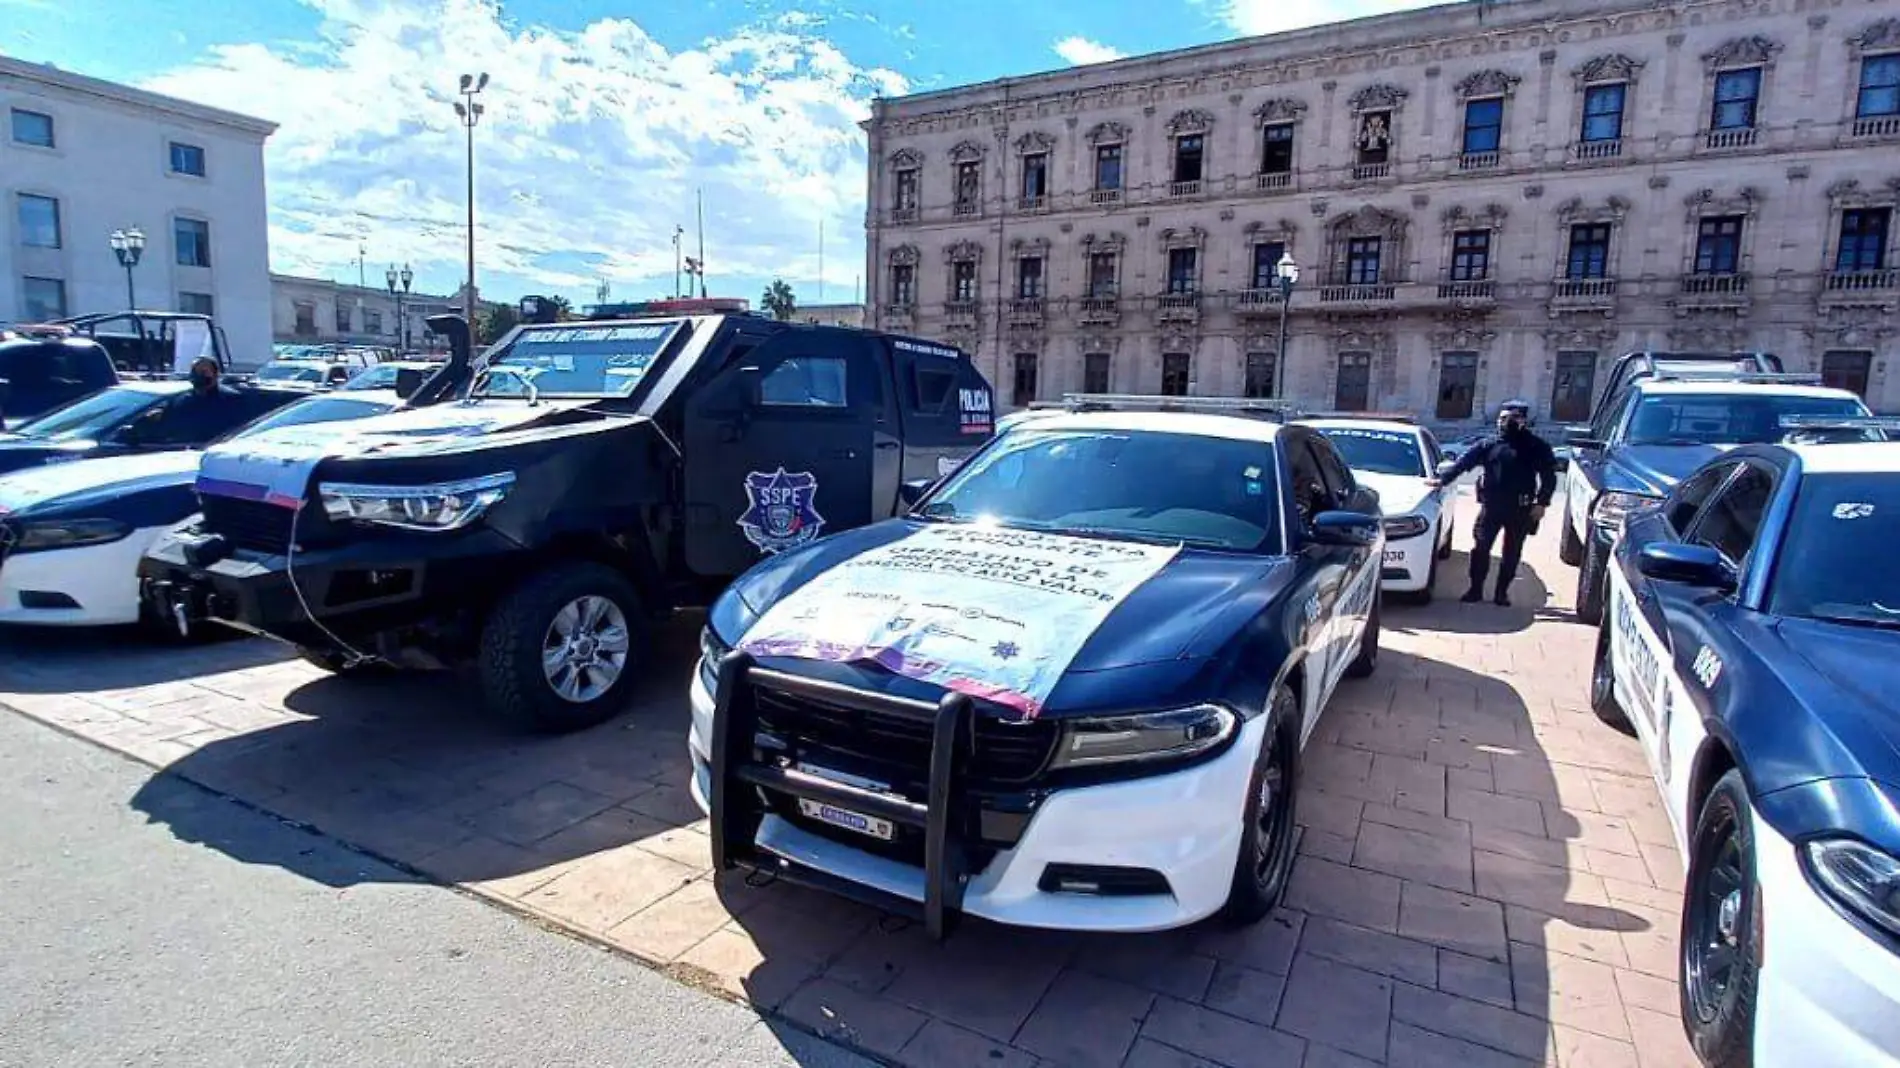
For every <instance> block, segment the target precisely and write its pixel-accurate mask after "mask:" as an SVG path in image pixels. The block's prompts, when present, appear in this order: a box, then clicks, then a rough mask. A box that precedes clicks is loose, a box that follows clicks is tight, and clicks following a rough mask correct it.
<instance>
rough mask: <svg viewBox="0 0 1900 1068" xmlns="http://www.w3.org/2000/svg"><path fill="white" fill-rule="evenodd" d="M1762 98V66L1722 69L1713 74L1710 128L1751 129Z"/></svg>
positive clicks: (1753, 126)
mask: <svg viewBox="0 0 1900 1068" xmlns="http://www.w3.org/2000/svg"><path fill="white" fill-rule="evenodd" d="M1760 100H1761V68H1760V67H1748V68H1745V69H1742V70H1725V71H1722V72H1720V73H1718V74H1717V75H1716V76H1715V103H1714V105H1713V110H1712V111H1711V112H1710V113H1709V129H1711V130H1752V129H1754V128H1755V111H1756V108H1757V106H1758V104H1759V102H1760Z"/></svg>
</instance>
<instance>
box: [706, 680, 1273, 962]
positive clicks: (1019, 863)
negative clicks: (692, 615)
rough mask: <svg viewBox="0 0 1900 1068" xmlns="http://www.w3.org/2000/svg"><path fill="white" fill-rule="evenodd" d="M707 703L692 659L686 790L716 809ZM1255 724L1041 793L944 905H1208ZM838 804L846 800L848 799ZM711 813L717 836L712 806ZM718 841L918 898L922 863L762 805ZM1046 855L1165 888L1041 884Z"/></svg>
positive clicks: (881, 892)
mask: <svg viewBox="0 0 1900 1068" xmlns="http://www.w3.org/2000/svg"><path fill="white" fill-rule="evenodd" d="M715 704H716V703H715V701H714V698H713V696H712V694H711V693H710V692H709V691H708V689H707V686H706V683H705V681H704V679H703V678H702V677H701V673H700V672H699V671H698V670H697V669H696V670H695V672H694V677H693V683H692V730H691V733H690V735H689V740H688V746H689V749H690V751H691V755H692V761H693V779H692V785H691V790H692V795H693V798H694V800H695V801H697V802H698V803H699V805H700V807H701V809H703V810H705V811H706V812H707V813H708V814H714V809H715V805H714V803H713V794H714V792H715V787H714V777H715V774H716V771H715V763H716V762H715V761H714V759H713V754H714V752H715V751H716V749H715V747H716V744H717V736H718V731H717V730H716V729H715V723H716V720H717V713H716V708H715ZM1265 730H1266V722H1265V720H1264V718H1256V719H1254V720H1253V721H1251V722H1249V723H1248V724H1247V725H1246V726H1245V727H1244V728H1243V729H1242V731H1241V734H1240V737H1239V738H1238V739H1237V740H1236V743H1235V744H1234V745H1233V746H1231V747H1230V748H1229V749H1228V750H1227V751H1226V752H1225V753H1223V754H1221V755H1220V756H1218V757H1216V758H1214V759H1212V760H1210V761H1207V762H1204V763H1201V764H1197V765H1194V766H1192V767H1189V768H1185V769H1182V770H1178V771H1174V772H1168V773H1163V774H1157V775H1153V776H1150V777H1146V778H1141V779H1135V780H1128V781H1121V782H1114V783H1108V784H1103V785H1095V786H1085V787H1076V788H1072V789H1060V790H1056V791H1054V792H1052V793H1050V794H1049V795H1048V796H1047V797H1046V798H1044V799H1043V800H1042V801H1041V802H1040V804H1039V805H1038V806H1037V807H1036V809H1035V812H1034V814H1033V815H1032V816H1031V817H1030V819H1029V823H1028V826H1027V827H1026V828H1025V829H1024V830H1023V832H1022V834H1021V836H1020V838H1018V839H1017V840H1016V842H1015V844H1014V845H1013V846H1011V847H1009V848H1006V849H1001V850H999V851H997V852H996V853H995V855H994V856H993V857H991V858H990V860H989V861H988V863H987V864H986V865H985V866H983V867H982V869H981V870H980V871H975V872H970V873H968V880H967V883H965V884H964V885H963V886H962V887H961V892H960V894H956V895H953V896H954V897H957V898H958V900H956V901H955V902H954V905H953V908H954V911H958V912H962V913H965V914H968V915H972V916H980V917H982V918H984V919H987V920H992V921H995V922H998V923H1005V924H1015V925H1020V926H1025V927H1043V928H1057V929H1064V930H1079V931H1121V932H1139V931H1157V930H1165V929H1169V928H1174V927H1180V926H1183V925H1186V924H1190V923H1193V922H1195V921H1197V920H1200V919H1203V918H1205V917H1207V916H1210V915H1212V914H1213V913H1214V912H1216V911H1218V910H1219V909H1220V907H1221V906H1222V905H1223V904H1224V903H1225V902H1226V900H1227V897H1228V893H1229V890H1230V889H1231V887H1232V884H1233V876H1234V865H1235V862H1236V860H1237V858H1238V856H1239V850H1240V844H1241V834H1242V813H1243V811H1244V807H1245V799H1246V794H1247V789H1248V786H1249V784H1250V783H1251V781H1252V776H1253V765H1254V759H1255V754H1256V753H1257V751H1258V749H1259V746H1260V740H1261V737H1262V736H1263V734H1264V732H1265ZM729 744H730V743H729ZM955 802H956V798H955V797H954V796H953V797H952V803H955ZM727 803H728V804H729V803H730V801H728V802H727ZM838 807H840V808H845V809H847V810H848V809H850V802H848V801H840V802H839V803H838ZM714 822H715V828H714V832H715V836H716V837H717V835H718V833H719V828H718V827H717V824H718V823H719V816H717V815H715V816H714ZM728 845H730V846H731V847H732V848H734V849H735V850H736V851H737V852H739V853H740V854H743V856H742V859H739V860H738V861H737V863H739V864H741V865H743V866H747V867H757V868H761V869H764V870H772V871H775V872H778V873H779V874H780V875H781V876H787V875H789V876H790V877H792V878H793V879H794V880H797V879H798V877H799V876H800V875H801V874H803V875H806V876H810V875H813V874H815V875H817V876H819V877H820V878H818V879H816V880H814V879H810V878H807V879H805V880H803V881H807V882H815V883H816V884H817V885H820V886H822V887H824V888H826V889H831V890H834V891H838V892H842V893H847V894H849V895H850V896H853V897H861V898H867V899H869V900H872V901H874V902H875V903H879V904H883V903H885V902H887V901H888V902H895V903H899V904H908V905H910V906H912V907H916V906H924V907H925V908H926V909H928V906H929V898H930V885H929V883H930V879H929V873H928V871H927V869H926V868H923V867H918V866H917V865H915V864H908V863H904V862H901V861H898V860H893V859H890V858H888V857H885V856H882V855H879V854H876V853H872V852H869V851H866V850H863V849H857V848H853V847H851V846H850V845H847V844H843V843H841V842H839V841H838V840H837V839H836V838H834V837H829V836H825V835H820V834H816V833H813V832H811V831H809V830H806V829H804V828H802V827H800V826H799V825H797V824H796V823H794V822H793V821H791V820H789V819H785V818H781V817H780V816H778V815H774V814H771V813H767V814H765V815H764V817H763V818H762V819H761V820H759V821H758V825H757V830H756V833H755V834H753V835H752V837H751V840H750V841H746V842H731V843H728ZM715 859H717V855H716V858H715ZM1051 865H1057V866H1070V868H1071V869H1072V870H1073V869H1099V868H1113V869H1124V870H1135V871H1140V872H1152V873H1158V874H1159V876H1160V877H1161V878H1162V879H1164V880H1165V882H1166V886H1167V892H1165V893H1145V894H1131V895H1111V894H1099V893H1086V892H1075V891H1059V890H1045V889H1043V885H1044V878H1045V875H1048V874H1049V872H1048V869H1049V868H1050V866H1051ZM1058 870H1062V869H1060V868H1059V869H1058Z"/></svg>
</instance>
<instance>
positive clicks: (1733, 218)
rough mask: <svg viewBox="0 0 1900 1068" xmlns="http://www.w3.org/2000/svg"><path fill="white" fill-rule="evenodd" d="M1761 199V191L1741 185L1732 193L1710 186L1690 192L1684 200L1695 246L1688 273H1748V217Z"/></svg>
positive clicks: (1717, 275) (1710, 275)
mask: <svg viewBox="0 0 1900 1068" xmlns="http://www.w3.org/2000/svg"><path fill="white" fill-rule="evenodd" d="M1760 203H1761V194H1760V193H1759V192H1758V191H1756V190H1754V189H1751V188H1744V189H1743V190H1741V191H1740V192H1739V193H1737V194H1735V195H1734V196H1728V197H1719V196H1716V195H1715V191H1714V190H1712V189H1703V190H1700V191H1698V192H1696V193H1692V194H1690V195H1689V197H1688V198H1687V199H1686V200H1685V201H1684V204H1685V206H1687V207H1688V209H1689V224H1690V225H1691V226H1692V227H1694V230H1693V234H1694V238H1695V241H1694V247H1693V250H1692V254H1691V257H1690V260H1689V264H1688V271H1687V272H1686V273H1688V274H1689V275H1691V276H1694V277H1699V278H1740V277H1742V276H1745V275H1746V274H1747V273H1748V255H1747V253H1748V248H1747V245H1746V243H1745V238H1746V236H1747V234H1748V232H1749V225H1748V224H1749V221H1750V219H1751V217H1753V216H1754V214H1755V212H1756V209H1757V208H1758V206H1759V205H1760Z"/></svg>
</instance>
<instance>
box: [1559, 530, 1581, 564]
mask: <svg viewBox="0 0 1900 1068" xmlns="http://www.w3.org/2000/svg"><path fill="white" fill-rule="evenodd" d="M1557 559H1559V560H1562V561H1563V562H1564V563H1565V564H1568V565H1569V566H1571V567H1576V566H1577V565H1578V564H1581V563H1583V539H1582V538H1579V537H1577V528H1575V527H1573V526H1571V525H1570V523H1569V522H1568V521H1565V523H1564V529H1563V532H1562V533H1561V534H1559V535H1558V536H1557Z"/></svg>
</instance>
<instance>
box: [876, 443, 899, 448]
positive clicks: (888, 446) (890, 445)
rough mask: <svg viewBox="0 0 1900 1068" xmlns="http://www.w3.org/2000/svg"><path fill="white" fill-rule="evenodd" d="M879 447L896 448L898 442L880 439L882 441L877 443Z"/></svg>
mask: <svg viewBox="0 0 1900 1068" xmlns="http://www.w3.org/2000/svg"><path fill="white" fill-rule="evenodd" d="M877 447H878V448H880V449H895V448H897V442H895V441H880V442H878V443H877Z"/></svg>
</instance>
